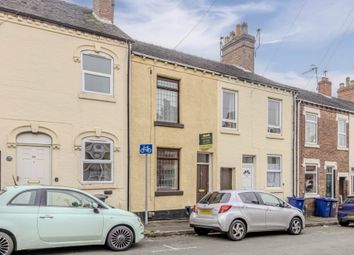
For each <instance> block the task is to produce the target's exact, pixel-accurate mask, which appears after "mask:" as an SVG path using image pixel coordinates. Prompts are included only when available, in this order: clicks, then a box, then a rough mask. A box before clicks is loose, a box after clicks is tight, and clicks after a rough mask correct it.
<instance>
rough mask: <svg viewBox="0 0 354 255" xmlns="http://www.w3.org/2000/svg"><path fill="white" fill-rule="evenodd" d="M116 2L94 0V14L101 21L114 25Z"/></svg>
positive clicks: (111, 0)
mask: <svg viewBox="0 0 354 255" xmlns="http://www.w3.org/2000/svg"><path fill="white" fill-rule="evenodd" d="M114 1H115V0H93V8H92V9H93V14H94V15H95V16H96V18H98V19H99V20H101V21H103V22H107V23H111V24H113V17H114Z"/></svg>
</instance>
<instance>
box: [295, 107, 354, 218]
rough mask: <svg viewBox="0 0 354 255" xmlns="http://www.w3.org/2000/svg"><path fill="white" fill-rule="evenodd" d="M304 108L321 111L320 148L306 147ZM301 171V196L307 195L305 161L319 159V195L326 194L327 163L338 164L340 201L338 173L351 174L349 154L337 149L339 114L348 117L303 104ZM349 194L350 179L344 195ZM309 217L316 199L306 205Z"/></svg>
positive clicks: (319, 120) (337, 193) (336, 174)
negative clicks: (337, 118)
mask: <svg viewBox="0 0 354 255" xmlns="http://www.w3.org/2000/svg"><path fill="white" fill-rule="evenodd" d="M304 107H309V108H312V109H317V110H319V111H320V117H319V118H318V144H319V148H310V147H305V115H304V114H303V113H304ZM300 110H301V112H300V169H299V186H300V187H299V192H300V196H304V195H305V165H303V163H304V159H305V158H307V159H318V160H319V162H320V167H319V168H318V171H317V175H318V195H320V196H322V197H323V196H325V194H326V172H325V171H326V169H325V168H324V167H325V161H332V162H336V163H337V171H336V173H335V176H336V178H335V180H336V183H335V197H336V198H337V199H339V178H338V173H349V152H348V151H346V150H338V149H337V120H336V117H337V113H338V114H342V115H348V114H346V113H343V112H339V111H335V110H330V109H325V108H321V107H318V106H314V105H310V104H306V103H302V104H301V107H300ZM348 130H349V126H348V124H347V144H349V140H348V137H349V131H348ZM347 194H348V179H347V180H346V181H345V184H344V195H347ZM305 210H306V214H307V215H313V213H314V199H307V201H306V203H305Z"/></svg>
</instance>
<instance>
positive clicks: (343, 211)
mask: <svg viewBox="0 0 354 255" xmlns="http://www.w3.org/2000/svg"><path fill="white" fill-rule="evenodd" d="M338 221H339V224H340V225H341V226H343V227H346V226H349V224H350V223H354V196H350V197H348V198H347V199H346V200H345V201H344V203H343V204H340V205H339V206H338Z"/></svg>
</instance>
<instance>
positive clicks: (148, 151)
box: [139, 144, 152, 155]
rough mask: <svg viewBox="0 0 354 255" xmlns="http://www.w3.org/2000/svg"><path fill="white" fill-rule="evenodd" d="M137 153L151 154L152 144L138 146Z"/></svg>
mask: <svg viewBox="0 0 354 255" xmlns="http://www.w3.org/2000/svg"><path fill="white" fill-rule="evenodd" d="M139 152H140V154H141V155H145V154H152V144H140V149H139Z"/></svg>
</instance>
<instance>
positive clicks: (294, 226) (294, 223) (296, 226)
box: [288, 217, 302, 235]
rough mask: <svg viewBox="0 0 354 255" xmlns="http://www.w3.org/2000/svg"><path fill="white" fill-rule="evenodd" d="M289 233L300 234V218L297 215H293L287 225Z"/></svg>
mask: <svg viewBox="0 0 354 255" xmlns="http://www.w3.org/2000/svg"><path fill="white" fill-rule="evenodd" d="M288 232H289V234H291V235H300V234H301V232H302V220H301V219H300V218H299V217H294V218H293V219H292V220H291V222H290V225H289V229H288Z"/></svg>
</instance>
